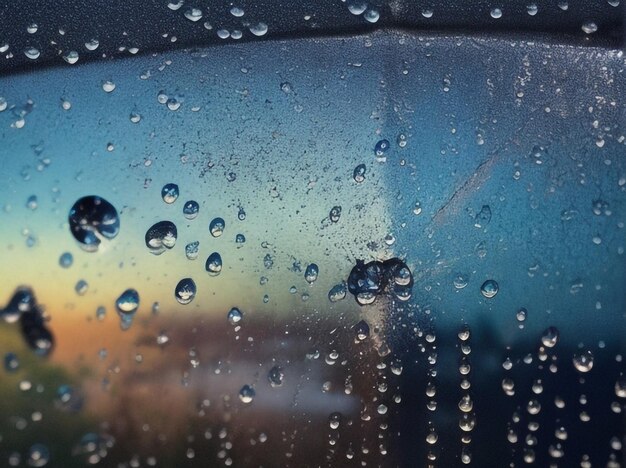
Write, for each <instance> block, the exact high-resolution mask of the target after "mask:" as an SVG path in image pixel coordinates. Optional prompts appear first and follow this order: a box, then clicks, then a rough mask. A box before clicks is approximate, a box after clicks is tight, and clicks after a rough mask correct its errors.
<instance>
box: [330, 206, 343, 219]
mask: <svg viewBox="0 0 626 468" xmlns="http://www.w3.org/2000/svg"><path fill="white" fill-rule="evenodd" d="M328 217H329V219H330V222H331V223H336V222H338V221H339V218H340V217H341V207H340V206H338V205H337V206H333V207H332V208H331V210H330V213H329V215H328Z"/></svg>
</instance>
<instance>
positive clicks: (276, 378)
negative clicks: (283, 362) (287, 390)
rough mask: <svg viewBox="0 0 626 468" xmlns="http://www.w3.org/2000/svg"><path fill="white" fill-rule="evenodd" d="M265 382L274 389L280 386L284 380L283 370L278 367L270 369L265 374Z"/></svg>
mask: <svg viewBox="0 0 626 468" xmlns="http://www.w3.org/2000/svg"><path fill="white" fill-rule="evenodd" d="M267 380H269V383H270V385H271V386H272V387H274V388H276V387H280V386H282V384H283V382H284V380H285V373H284V372H283V368H282V367H280V366H274V367H272V368H271V369H270V371H269V372H268V374H267Z"/></svg>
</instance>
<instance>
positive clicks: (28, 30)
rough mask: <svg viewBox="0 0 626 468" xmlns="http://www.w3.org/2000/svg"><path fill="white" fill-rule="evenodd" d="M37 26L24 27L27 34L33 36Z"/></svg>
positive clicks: (33, 24)
mask: <svg viewBox="0 0 626 468" xmlns="http://www.w3.org/2000/svg"><path fill="white" fill-rule="evenodd" d="M37 29H39V28H38V26H37V23H31V24H29V25H28V26H27V27H26V32H27V33H28V34H35V33H36V32H37Z"/></svg>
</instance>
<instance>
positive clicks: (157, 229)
mask: <svg viewBox="0 0 626 468" xmlns="http://www.w3.org/2000/svg"><path fill="white" fill-rule="evenodd" d="M177 237H178V231H177V229H176V225H175V224H174V223H172V222H171V221H159V222H158V223H156V224H154V225H152V226H151V227H150V229H148V230H147V231H146V236H145V241H146V246H147V247H148V249H149V250H150V253H153V254H154V255H161V254H162V253H163V252H165V251H166V250H167V249H171V248H172V247H174V245H176V239H177Z"/></svg>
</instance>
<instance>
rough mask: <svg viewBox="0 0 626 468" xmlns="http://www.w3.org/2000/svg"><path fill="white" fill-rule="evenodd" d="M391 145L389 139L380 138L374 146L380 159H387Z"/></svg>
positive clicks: (377, 157) (375, 152)
mask: <svg viewBox="0 0 626 468" xmlns="http://www.w3.org/2000/svg"><path fill="white" fill-rule="evenodd" d="M389 146H390V145H389V140H380V141H378V143H376V146H374V154H375V155H376V159H377V160H378V161H380V162H384V161H386V160H387V157H386V153H387V150H388V149H389Z"/></svg>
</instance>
